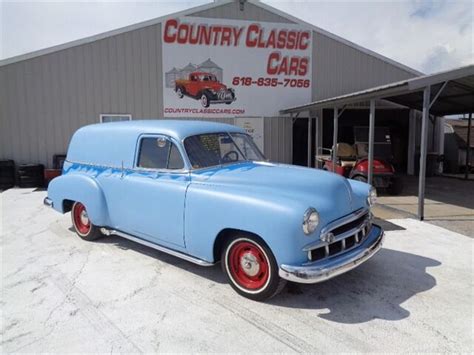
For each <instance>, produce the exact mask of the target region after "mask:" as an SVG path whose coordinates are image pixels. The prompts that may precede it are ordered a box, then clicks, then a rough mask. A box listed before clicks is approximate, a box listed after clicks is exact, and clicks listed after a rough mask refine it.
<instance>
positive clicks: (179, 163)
mask: <svg viewBox="0 0 474 355" xmlns="http://www.w3.org/2000/svg"><path fill="white" fill-rule="evenodd" d="M183 168H184V161H183V158H182V157H181V153H180V152H179V150H178V148H177V147H176V146H175V145H174V144H173V143H171V149H170V157H169V160H168V169H183Z"/></svg>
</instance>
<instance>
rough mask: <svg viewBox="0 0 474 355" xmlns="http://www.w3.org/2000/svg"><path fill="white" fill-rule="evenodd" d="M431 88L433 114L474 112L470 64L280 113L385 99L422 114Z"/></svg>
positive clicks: (473, 89)
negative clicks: (424, 101)
mask: <svg viewBox="0 0 474 355" xmlns="http://www.w3.org/2000/svg"><path fill="white" fill-rule="evenodd" d="M428 86H430V87H431V96H432V98H433V100H432V101H433V104H432V105H431V107H430V114H432V115H436V116H444V115H454V114H462V113H470V112H473V111H474V65H469V66H466V67H462V68H458V69H454V70H449V71H445V72H441V73H437V74H432V75H425V76H421V77H416V78H413V79H408V80H403V81H399V82H395V83H391V84H387V85H382V86H378V87H374V88H370V89H366V90H362V91H357V92H354V93H350V94H346V95H341V96H336V97H332V98H328V99H324V100H319V101H314V102H310V103H308V104H305V105H301V106H296V107H290V108H287V109H284V110H281V111H280V113H281V114H295V113H298V112H303V111H309V110H315V109H321V108H333V107H341V106H344V105H348V104H352V103H358V102H362V101H368V100H372V99H383V100H387V101H390V102H393V103H396V104H399V105H403V106H406V107H409V108H412V109H416V110H420V111H421V110H422V109H423V90H424V88H426V87H428Z"/></svg>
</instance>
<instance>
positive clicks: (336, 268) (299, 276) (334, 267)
mask: <svg viewBox="0 0 474 355" xmlns="http://www.w3.org/2000/svg"><path fill="white" fill-rule="evenodd" d="M383 238H384V232H383V229H382V228H381V227H379V226H378V225H376V224H373V225H372V228H371V229H370V232H369V235H368V236H367V238H366V239H365V241H364V242H363V243H362V244H361V245H360V246H359V247H357V248H355V249H353V250H351V251H348V252H347V253H344V254H342V255H336V256H334V257H332V258H329V259H327V260H322V261H316V262H314V263H311V264H306V265H285V264H283V265H281V266H280V270H279V272H278V274H279V275H280V277H281V278H283V279H286V280H288V281H293V282H299V283H307V284H310V283H317V282H321V281H325V280H328V279H331V278H333V277H335V276H338V275H340V274H343V273H345V272H347V271H349V270H352V269H353V268H355V267H357V266H359V265H360V264H362V263H363V262H365V261H367V260H369V259H370V258H371V257H372V256H374V255H375V254H376V253H377V252H378V251H379V250H380V249H381V248H382V244H383Z"/></svg>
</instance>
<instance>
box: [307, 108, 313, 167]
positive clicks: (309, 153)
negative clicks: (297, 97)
mask: <svg viewBox="0 0 474 355" xmlns="http://www.w3.org/2000/svg"><path fill="white" fill-rule="evenodd" d="M312 130H313V119H312V118H311V112H308V168H311V167H312V165H313V164H312V162H313V161H312V158H313V157H312V154H311V151H312V149H311V148H312V147H311V145H312V143H313V142H312V138H313V132H312Z"/></svg>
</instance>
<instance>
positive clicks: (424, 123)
mask: <svg viewBox="0 0 474 355" xmlns="http://www.w3.org/2000/svg"><path fill="white" fill-rule="evenodd" d="M429 116H430V87H429V86H427V87H425V89H424V90H423V113H422V118H421V143H420V176H419V183H418V219H419V220H420V221H422V220H423V219H424V217H425V177H426V151H427V144H428V120H429Z"/></svg>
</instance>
